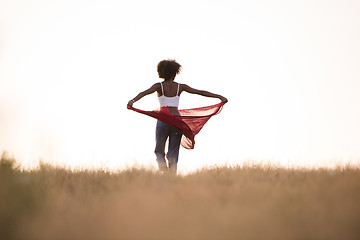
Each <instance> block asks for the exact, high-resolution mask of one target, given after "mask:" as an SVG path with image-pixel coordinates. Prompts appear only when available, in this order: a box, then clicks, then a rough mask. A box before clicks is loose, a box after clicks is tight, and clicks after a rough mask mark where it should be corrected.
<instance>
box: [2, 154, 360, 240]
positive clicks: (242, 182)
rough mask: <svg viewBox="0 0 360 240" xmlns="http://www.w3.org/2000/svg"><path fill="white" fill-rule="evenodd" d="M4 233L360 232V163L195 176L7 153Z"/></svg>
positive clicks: (202, 235) (266, 235)
mask: <svg viewBox="0 0 360 240" xmlns="http://www.w3.org/2000/svg"><path fill="white" fill-rule="evenodd" d="M0 238H1V239H4V240H5V239H36V240H41V239H52V240H56V239H59V240H60V239H61V240H64V239H76V240H79V239H207V240H208V239H360V170H359V169H351V168H346V169H337V170H326V169H321V170H305V169H300V170H294V169H292V170H291V169H290V170H289V169H288V170H287V169H281V168H266V167H265V168H264V167H242V168H240V167H238V168H236V167H235V168H216V169H208V170H202V171H199V172H197V173H194V174H191V175H187V176H177V177H175V176H171V175H166V174H165V175H164V174H159V173H157V172H151V171H146V170H141V169H129V170H126V171H122V172H119V173H116V174H114V173H108V172H104V171H78V172H72V171H67V170H65V169H60V168H54V167H51V166H44V165H42V166H41V167H40V169H39V170H34V171H21V170H19V169H17V168H16V162H15V161H14V160H13V159H9V158H6V157H4V156H3V157H2V159H1V161H0Z"/></svg>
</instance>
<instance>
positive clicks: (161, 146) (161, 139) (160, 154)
mask: <svg viewBox="0 0 360 240" xmlns="http://www.w3.org/2000/svg"><path fill="white" fill-rule="evenodd" d="M168 136H169V127H168V125H167V124H165V123H163V122H161V121H157V123H156V135H155V137H156V145H155V151H154V152H155V155H156V161H157V163H158V165H159V169H160V170H162V171H163V170H167V164H166V161H165V143H166V140H167V138H168Z"/></svg>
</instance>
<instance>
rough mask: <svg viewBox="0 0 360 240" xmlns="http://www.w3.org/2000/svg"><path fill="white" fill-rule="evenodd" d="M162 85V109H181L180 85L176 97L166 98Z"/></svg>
mask: <svg viewBox="0 0 360 240" xmlns="http://www.w3.org/2000/svg"><path fill="white" fill-rule="evenodd" d="M160 85H161V92H162V95H161V96H160V97H159V103H160V107H179V100H180V96H179V88H180V84H178V88H177V92H176V96H175V97H166V96H165V95H164V87H163V85H162V82H161V83H160Z"/></svg>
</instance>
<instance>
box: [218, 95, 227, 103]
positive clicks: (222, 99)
mask: <svg viewBox="0 0 360 240" xmlns="http://www.w3.org/2000/svg"><path fill="white" fill-rule="evenodd" d="M219 99H220V100H221V101H222V102H223V103H227V102H228V100H227V98H226V97H223V96H220V97H219Z"/></svg>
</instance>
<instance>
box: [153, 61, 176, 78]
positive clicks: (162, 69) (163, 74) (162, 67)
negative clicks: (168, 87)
mask: <svg viewBox="0 0 360 240" xmlns="http://www.w3.org/2000/svg"><path fill="white" fill-rule="evenodd" d="M181 68H182V67H181V65H180V64H179V63H177V62H176V61H175V60H171V59H169V60H162V61H160V62H159V63H158V65H157V71H158V73H159V78H163V79H164V80H165V81H168V80H172V79H174V78H175V76H176V74H178V73H180V71H181Z"/></svg>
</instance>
